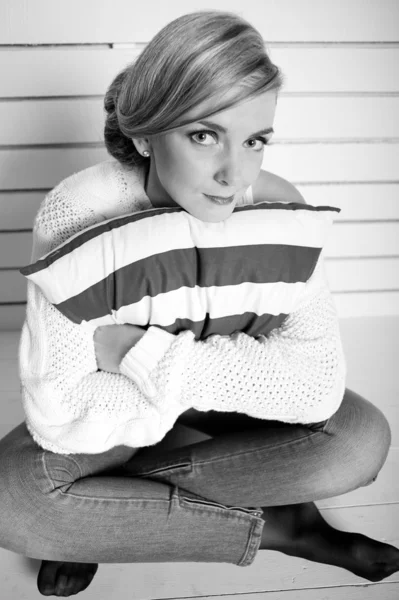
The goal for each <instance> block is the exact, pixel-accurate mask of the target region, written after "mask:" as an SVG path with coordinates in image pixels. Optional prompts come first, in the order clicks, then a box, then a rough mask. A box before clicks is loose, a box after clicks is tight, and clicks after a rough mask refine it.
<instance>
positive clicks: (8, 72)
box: [0, 44, 399, 98]
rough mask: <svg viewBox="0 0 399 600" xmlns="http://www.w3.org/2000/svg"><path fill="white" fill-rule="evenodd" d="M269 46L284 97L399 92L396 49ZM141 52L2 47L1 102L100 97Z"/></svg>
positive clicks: (398, 55) (398, 57)
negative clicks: (280, 74)
mask: <svg viewBox="0 0 399 600" xmlns="http://www.w3.org/2000/svg"><path fill="white" fill-rule="evenodd" d="M267 48H268V50H269V52H270V56H271V58H272V60H273V61H274V62H275V64H277V65H278V66H279V67H280V68H281V69H282V71H283V73H284V75H285V85H284V89H283V93H284V94H287V93H298V92H300V93H306V94H309V93H323V94H326V93H328V94H332V95H334V94H337V93H345V94H348V93H365V94H370V93H373V94H376V93H378V94H381V93H383V94H389V93H393V92H396V93H397V92H399V73H398V69H397V65H398V62H399V49H397V48H395V47H392V48H391V47H389V48H384V47H382V48H381V47H379V46H376V47H372V48H368V47H367V48H365V47H352V46H351V47H342V46H334V47H324V46H321V47H316V48H314V47H306V46H301V47H289V46H286V47H279V46H273V45H272V44H270V45H268V46H267ZM142 49H143V47H140V48H138V49H137V48H130V49H119V50H117V49H113V50H112V49H110V48H107V47H101V48H96V47H91V46H88V47H87V48H75V47H73V46H72V47H71V48H69V49H64V48H62V47H58V48H46V49H44V48H42V47H37V48H29V49H25V48H24V49H22V48H21V49H18V50H13V49H4V50H3V51H2V52H0V81H1V82H2V86H1V91H0V98H13V97H21V98H27V97H34V96H36V97H37V96H41V97H44V96H54V97H59V96H87V95H91V96H93V95H97V96H102V95H103V94H104V93H105V91H106V89H107V88H108V86H109V85H110V83H111V81H112V80H113V78H114V77H115V76H116V74H117V73H118V72H119V71H120V70H121V69H123V68H124V67H125V66H126V65H127V64H129V63H131V62H133V61H134V60H135V59H136V57H137V56H138V55H139V54H140V52H141V51H142ZM15 73H18V77H16V76H15Z"/></svg>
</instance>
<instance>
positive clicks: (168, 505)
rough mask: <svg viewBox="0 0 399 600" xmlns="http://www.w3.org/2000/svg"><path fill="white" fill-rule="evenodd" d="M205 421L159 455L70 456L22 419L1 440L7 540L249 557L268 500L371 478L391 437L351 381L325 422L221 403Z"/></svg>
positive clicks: (156, 554)
mask: <svg viewBox="0 0 399 600" xmlns="http://www.w3.org/2000/svg"><path fill="white" fill-rule="evenodd" d="M180 418H181V417H180ZM178 426H179V421H178V422H177V423H176V424H175V427H178ZM191 426H193V425H192V424H191ZM196 427H197V429H198V430H202V431H204V432H205V433H208V434H209V435H211V436H212V438H211V439H207V440H204V441H201V442H197V443H194V444H191V445H188V446H184V447H180V448H172V449H170V450H166V451H165V450H164V451H161V452H159V453H157V452H156V450H155V455H154V448H156V446H151V447H148V448H141V449H139V450H136V451H134V450H133V449H132V448H129V447H127V446H116V447H114V448H112V449H111V450H109V451H107V452H104V453H102V454H72V455H62V454H56V453H52V452H48V451H46V450H43V449H42V448H41V447H39V446H38V445H37V444H36V443H35V442H34V441H33V439H32V437H31V436H30V434H29V433H28V431H27V429H26V426H25V423H21V424H20V425H19V426H18V427H16V428H15V429H13V430H12V431H11V432H10V433H9V434H8V435H7V436H6V437H5V438H3V439H2V440H1V441H0V546H1V547H3V548H6V549H8V550H10V551H13V552H16V553H17V554H21V555H24V556H28V557H31V558H36V559H47V560H57V561H68V562H97V563H130V562H139V563H145V562H150V563H152V562H186V561H187V562H222V563H223V562H225V563H232V564H235V565H238V566H241V567H245V566H248V565H251V564H252V562H253V561H254V559H255V557H256V554H257V552H258V550H259V545H260V541H261V535H262V530H263V526H264V520H263V519H262V518H261V507H263V506H277V505H284V504H296V503H302V502H309V501H317V500H320V499H323V498H330V497H332V496H337V495H340V494H344V493H346V492H349V491H351V490H354V489H356V488H358V487H360V486H365V485H368V484H370V483H371V482H372V481H374V480H375V478H376V477H377V474H378V472H379V471H380V469H381V467H382V466H383V464H384V462H385V460H386V457H387V454H388V451H389V447H390V443H391V432H390V427H389V424H388V422H387V420H386V418H385V417H384V415H383V414H382V412H381V411H380V410H379V409H378V408H376V407H375V406H374V405H373V404H371V403H370V402H369V401H367V400H365V399H363V398H361V397H360V396H359V395H358V394H356V393H355V392H353V391H351V390H348V389H347V390H346V392H345V396H344V399H343V402H342V404H341V406H340V408H339V410H338V411H337V412H336V413H335V414H334V415H333V416H332V417H330V418H329V419H328V420H327V421H323V422H321V423H314V424H310V425H289V424H284V423H281V422H277V421H266V420H260V419H254V418H251V417H248V416H247V415H243V414H240V413H218V412H215V411H210V412H208V413H201V414H200V415H199V419H198V423H197V426H196ZM150 454H151V456H150Z"/></svg>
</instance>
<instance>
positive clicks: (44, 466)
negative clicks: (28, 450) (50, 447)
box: [40, 452, 83, 490]
mask: <svg viewBox="0 0 399 600" xmlns="http://www.w3.org/2000/svg"><path fill="white" fill-rule="evenodd" d="M47 454H48V452H42V454H41V456H40V460H41V462H42V465H43V471H44V473H45V475H46V477H47V480H48V482H49V483H50V484H51V485H52V487H53V489H54V490H55V489H58V488H56V487H55V486H54V479H52V477H50V473H49V470H48V468H47V461H46V455H47ZM68 460H72V462H73V463H74V464H75V466H76V467H77V469H78V472H79V479H81V478H82V477H83V475H82V471H81V468H80V466H79V464H78V463H77V462H76V461H75V459H73V458H71V457H70V456H68ZM62 469H63V470H64V471H65V472H66V473H68V475H69V476H70V478H71V485H72V484H73V483H75V481H76V479H75V477H74V475H73V474H72V473H70V472H69V471H68V469H66V468H65V466H63V467H62Z"/></svg>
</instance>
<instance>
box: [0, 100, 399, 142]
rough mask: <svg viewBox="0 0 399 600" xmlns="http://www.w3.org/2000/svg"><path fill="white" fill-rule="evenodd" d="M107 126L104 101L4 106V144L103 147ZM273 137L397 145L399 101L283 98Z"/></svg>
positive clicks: (0, 117)
mask: <svg viewBox="0 0 399 600" xmlns="http://www.w3.org/2000/svg"><path fill="white" fill-rule="evenodd" d="M104 121H105V111H104V108H103V100H102V98H70V99H68V100H55V99H54V100H53V99H49V100H36V99H33V100H10V101H9V102H3V103H0V144H3V145H10V146H16V145H27V144H34V145H38V144H82V143H93V142H94V143H101V142H103V141H104V135H103V131H104ZM274 131H275V134H274V136H273V140H274V141H275V142H278V141H282V140H284V141H297V142H298V141H306V142H309V141H314V140H321V141H323V140H327V139H328V140H329V141H335V140H346V141H347V140H357V141H365V140H371V139H373V138H377V139H380V140H381V139H384V140H388V139H395V138H396V139H397V138H399V98H397V97H389V96H388V97H371V98H367V97H363V98H362V97H360V98H358V97H356V98H340V97H326V98H324V97H323V98H316V97H310V96H308V97H306V98H297V97H292V96H281V97H280V98H279V100H278V104H277V111H276V117H275V121H274ZM248 133H250V132H249V131H248Z"/></svg>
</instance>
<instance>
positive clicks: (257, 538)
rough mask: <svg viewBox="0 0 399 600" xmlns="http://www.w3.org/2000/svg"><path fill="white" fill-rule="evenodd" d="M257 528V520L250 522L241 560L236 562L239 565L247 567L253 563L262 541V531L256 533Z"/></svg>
mask: <svg viewBox="0 0 399 600" xmlns="http://www.w3.org/2000/svg"><path fill="white" fill-rule="evenodd" d="M257 529H258V520H256V521H254V520H253V521H252V523H251V529H250V532H249V536H248V543H247V546H246V548H245V551H244V554H243V555H242V557H241V560H240V561H239V562H238V566H239V567H248V566H250V565H251V564H252V563H253V561H254V559H255V556H256V554H257V552H258V550H259V546H260V543H261V541H262V531H260V532H259V533H257V532H256V530H257ZM262 529H263V528H262Z"/></svg>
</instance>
